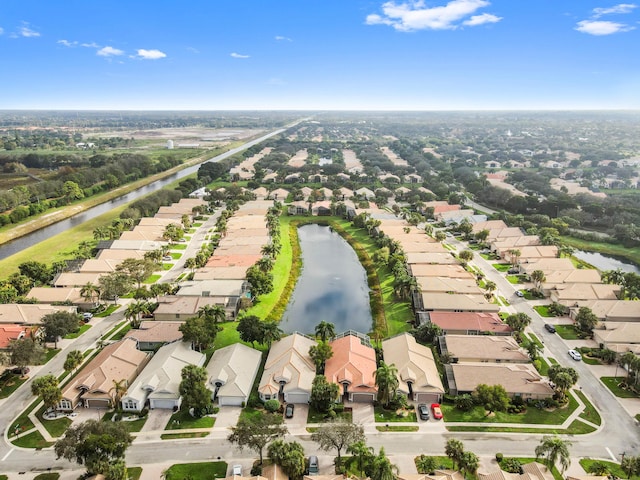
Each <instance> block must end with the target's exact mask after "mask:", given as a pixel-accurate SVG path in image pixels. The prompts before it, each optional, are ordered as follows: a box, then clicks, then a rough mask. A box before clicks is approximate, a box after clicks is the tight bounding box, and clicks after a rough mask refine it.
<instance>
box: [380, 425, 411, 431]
mask: <svg viewBox="0 0 640 480" xmlns="http://www.w3.org/2000/svg"><path fill="white" fill-rule="evenodd" d="M376 430H378V431H379V432H417V431H418V430H420V427H418V426H417V425H384V426H382V425H376Z"/></svg>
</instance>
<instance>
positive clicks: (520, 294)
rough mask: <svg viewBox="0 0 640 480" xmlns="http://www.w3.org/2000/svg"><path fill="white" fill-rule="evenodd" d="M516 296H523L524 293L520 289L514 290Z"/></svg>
mask: <svg viewBox="0 0 640 480" xmlns="http://www.w3.org/2000/svg"><path fill="white" fill-rule="evenodd" d="M516 296H517V297H520V298H522V297H524V293H522V292H521V291H520V290H517V291H516Z"/></svg>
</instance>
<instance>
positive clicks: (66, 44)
mask: <svg viewBox="0 0 640 480" xmlns="http://www.w3.org/2000/svg"><path fill="white" fill-rule="evenodd" d="M56 43H59V44H60V45H64V46H65V47H69V48H71V47H75V46H77V45H78V42H70V41H69V40H58V41H57V42H56Z"/></svg>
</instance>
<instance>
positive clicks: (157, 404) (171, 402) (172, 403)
mask: <svg viewBox="0 0 640 480" xmlns="http://www.w3.org/2000/svg"><path fill="white" fill-rule="evenodd" d="M180 403H181V399H178V400H175V399H169V398H157V399H154V398H150V399H149V408H150V409H151V410H153V409H155V408H162V409H165V410H173V409H174V408H176V409H178V408H180Z"/></svg>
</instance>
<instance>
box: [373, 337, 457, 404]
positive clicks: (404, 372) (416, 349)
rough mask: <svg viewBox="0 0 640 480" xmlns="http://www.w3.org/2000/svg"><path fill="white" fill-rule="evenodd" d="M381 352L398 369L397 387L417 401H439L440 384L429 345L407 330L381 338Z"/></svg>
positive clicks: (389, 363)
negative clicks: (417, 339)
mask: <svg viewBox="0 0 640 480" xmlns="http://www.w3.org/2000/svg"><path fill="white" fill-rule="evenodd" d="M382 354H383V356H384V361H385V363H386V364H387V365H395V367H396V369H397V370H398V391H399V392H401V393H403V394H405V395H406V396H407V398H409V400H413V401H415V402H418V403H439V402H440V401H441V400H442V396H443V395H444V393H445V391H444V387H443V386H442V380H441V379H440V374H439V373H438V367H437V366H436V363H435V360H434V358H433V352H432V351H431V349H430V348H429V347H426V346H424V345H420V344H419V343H418V342H416V339H415V338H414V337H413V336H412V335H409V334H408V333H402V334H400V335H396V336H395V337H391V338H388V339H386V340H383V342H382Z"/></svg>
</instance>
